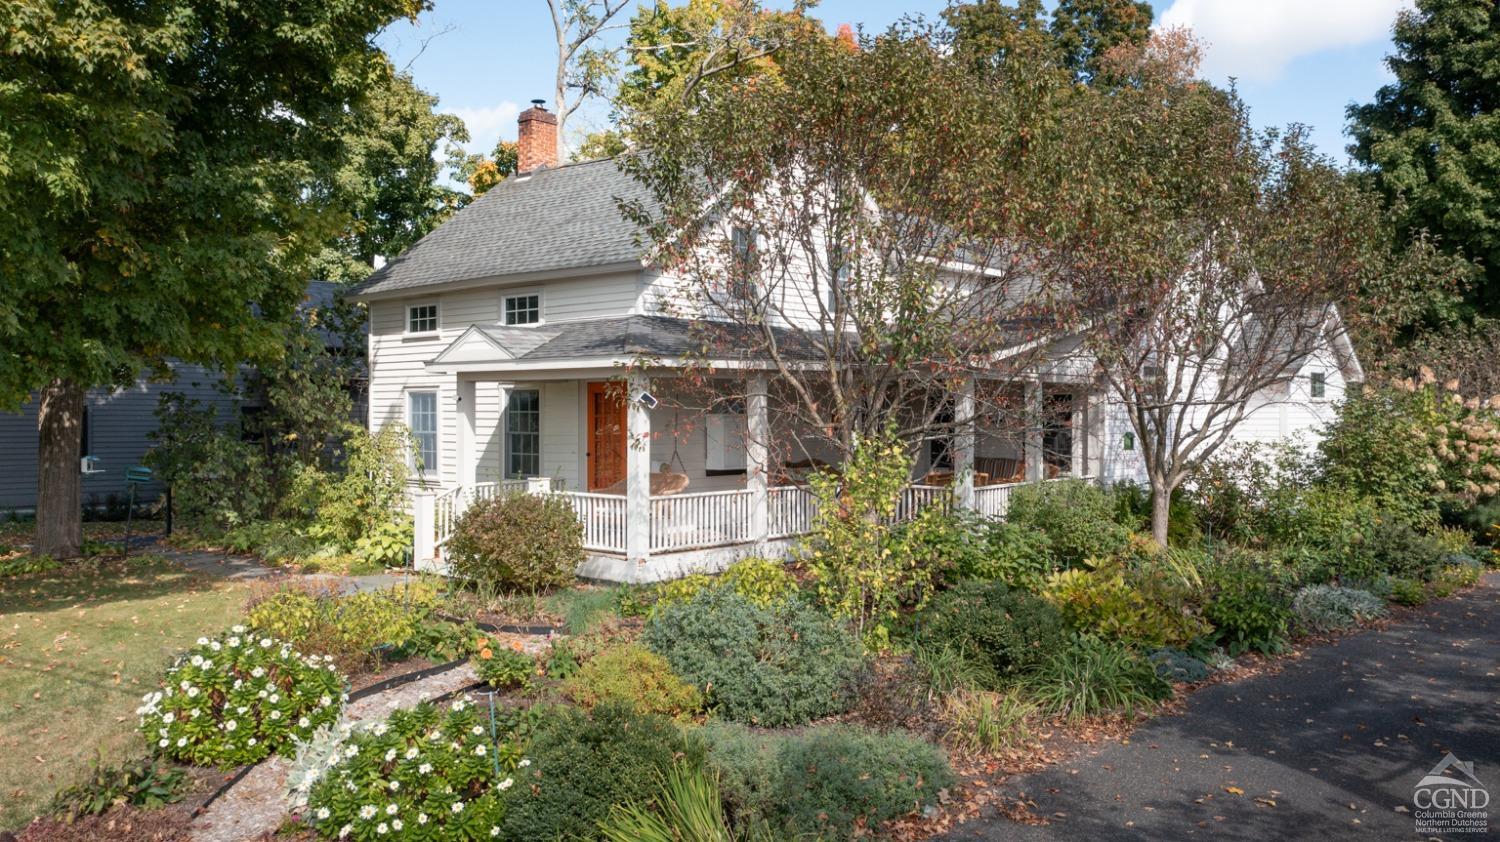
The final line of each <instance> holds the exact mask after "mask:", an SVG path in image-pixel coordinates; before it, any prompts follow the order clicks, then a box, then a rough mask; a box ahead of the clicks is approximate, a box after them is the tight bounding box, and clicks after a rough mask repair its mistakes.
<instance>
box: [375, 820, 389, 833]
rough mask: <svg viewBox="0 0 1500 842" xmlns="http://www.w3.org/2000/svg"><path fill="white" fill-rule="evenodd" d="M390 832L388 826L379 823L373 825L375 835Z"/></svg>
mask: <svg viewBox="0 0 1500 842" xmlns="http://www.w3.org/2000/svg"><path fill="white" fill-rule="evenodd" d="M390 830H391V828H390V826H388V825H387V824H386V823H385V822H381V823H380V824H377V825H375V832H376V833H379V834H386V833H389V832H390Z"/></svg>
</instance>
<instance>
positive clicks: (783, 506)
mask: <svg viewBox="0 0 1500 842" xmlns="http://www.w3.org/2000/svg"><path fill="white" fill-rule="evenodd" d="M1058 479H1067V477H1058V478H1056V479H1052V480H1046V481H1047V482H1055V481H1057V480H1058ZM1081 479H1084V480H1090V479H1093V477H1088V476H1086V477H1081ZM1023 485H1026V483H1020V482H1016V483H1005V484H1002V485H985V486H979V487H977V488H975V489H974V509H975V510H976V511H977V512H978V513H979V514H981V515H983V516H985V517H992V518H999V517H1005V515H1006V513H1007V512H1008V511H1009V509H1010V498H1011V494H1012V493H1013V492H1014V491H1015V489H1017V488H1019V487H1021V486H1023ZM529 487H530V486H529V485H528V483H527V482H526V481H525V480H514V481H512V480H507V481H503V482H487V483H479V484H477V485H475V486H474V487H472V488H468V489H465V488H461V487H458V488H450V489H447V490H445V491H443V492H442V493H440V494H438V495H436V497H435V498H429V499H432V500H433V508H432V515H431V516H432V524H433V527H434V529H433V531H434V532H435V533H436V534H435V535H434V538H435V542H434V545H433V547H434V549H435V550H439V551H440V550H441V548H443V547H444V546H445V545H446V544H447V543H448V540H449V538H451V537H452V534H453V527H454V525H455V524H456V523H457V521H458V518H459V516H460V515H462V514H463V512H464V509H465V508H467V507H468V505H469V504H470V503H471V502H473V501H475V500H487V499H490V498H492V497H496V496H498V495H501V494H506V493H512V492H525V491H527V490H528V488H529ZM532 490H536V491H537V493H550V494H554V495H556V496H558V497H561V498H563V499H565V500H567V501H568V502H569V503H570V504H571V505H572V506H573V510H574V511H575V512H577V513H578V520H579V522H580V523H581V524H582V525H583V547H584V549H586V550H591V551H593V552H600V553H612V554H623V553H625V552H626V551H627V547H626V538H627V533H628V530H629V519H628V517H627V514H626V509H625V506H626V503H625V500H626V498H625V497H624V495H619V494H598V493H593V492H583V491H554V490H546V488H543V489H532ZM766 504H767V511H766V520H767V524H766V525H767V535H766V537H767V538H771V539H785V538H795V537H797V536H799V535H805V534H807V533H808V532H809V531H811V529H812V521H813V515H814V513H815V512H816V510H817V503H816V502H815V501H814V499H813V496H812V494H811V493H810V492H809V491H808V490H807V489H806V488H802V487H800V486H795V485H784V486H774V487H771V488H769V489H767V497H766ZM953 504H954V502H953V493H952V489H950V488H948V487H946V486H937V485H912V486H908V487H907V488H906V489H904V490H903V491H902V492H901V499H900V500H899V501H898V503H897V506H896V517H895V520H897V521H901V520H907V519H910V518H913V517H915V516H916V515H917V513H919V512H920V511H922V509H924V508H926V507H928V506H943V507H951V506H952V505H953ZM753 506H754V492H752V491H750V490H748V489H741V490H733V491H704V492H698V493H693V494H677V495H672V496H667V497H653V498H651V510H650V515H649V517H650V535H651V539H650V551H651V552H653V553H655V552H678V551H682V550H694V549H704V548H708V547H719V546H725V545H730V544H749V543H753V542H754V541H755V540H756V536H755V535H754V534H753V530H754V528H755V527H754V519H753V517H752V507H753Z"/></svg>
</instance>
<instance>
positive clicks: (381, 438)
mask: <svg viewBox="0 0 1500 842" xmlns="http://www.w3.org/2000/svg"><path fill="white" fill-rule="evenodd" d="M345 436H346V438H345V441H344V444H343V460H342V465H341V468H342V470H341V471H340V472H339V473H338V474H337V475H336V476H334V477H332V478H330V479H329V480H328V481H326V482H323V483H321V487H320V488H319V490H318V493H317V495H316V496H317V499H318V507H317V515H316V517H315V518H314V519H313V522H312V524H311V525H310V526H309V527H308V534H309V535H311V536H312V537H313V538H314V539H316V540H318V541H320V542H323V543H330V544H335V545H337V546H338V548H339V549H341V550H343V551H344V552H358V551H360V550H361V549H363V552H361V553H360V554H361V555H362V556H366V557H367V558H368V559H370V560H372V561H376V562H379V563H381V564H386V563H387V562H394V563H396V564H399V563H400V562H401V561H402V560H403V557H404V555H405V550H406V547H407V546H408V545H409V544H410V542H411V532H410V530H409V529H408V530H407V531H406V532H405V533H404V534H403V533H402V532H401V531H400V530H401V527H402V525H405V524H409V523H410V518H409V517H407V515H406V480H407V476H408V474H409V470H408V468H407V454H408V453H409V452H410V446H411V433H410V432H409V431H408V430H407V429H406V428H405V427H404V426H402V425H400V424H386V425H384V426H382V427H381V428H380V430H379V431H377V432H373V433H372V432H370V431H369V430H366V429H364V428H363V427H359V426H351V427H349V428H347V429H346V430H345ZM366 553H368V555H366Z"/></svg>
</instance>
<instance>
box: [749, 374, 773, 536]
mask: <svg viewBox="0 0 1500 842" xmlns="http://www.w3.org/2000/svg"><path fill="white" fill-rule="evenodd" d="M746 385H747V388H746V392H745V488H746V489H748V490H749V491H750V536H751V537H752V538H753V539H754V540H755V543H757V544H759V543H761V542H763V541H765V540H766V539H767V538H768V537H770V535H771V497H770V492H769V484H770V483H769V480H770V478H769V477H768V476H767V472H768V471H769V470H770V464H769V463H770V461H771V460H770V441H771V438H770V437H771V422H770V418H769V417H768V414H767V412H766V404H767V403H768V401H769V399H768V397H767V393H766V376H765V375H764V374H756V375H752V376H751V377H750V379H749V381H748V383H747V384H746Z"/></svg>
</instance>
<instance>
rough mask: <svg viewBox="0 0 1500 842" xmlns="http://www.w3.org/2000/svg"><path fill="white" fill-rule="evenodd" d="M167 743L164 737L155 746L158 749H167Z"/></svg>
mask: <svg viewBox="0 0 1500 842" xmlns="http://www.w3.org/2000/svg"><path fill="white" fill-rule="evenodd" d="M167 742H168V740H167V739H166V738H165V737H164V738H162V740H161V742H159V743H157V744H156V745H157V746H158V747H159V748H166V747H167Z"/></svg>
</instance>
